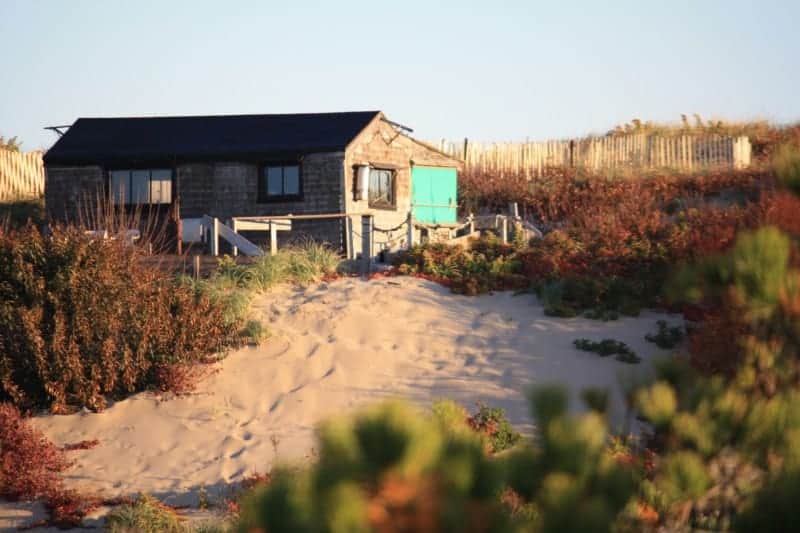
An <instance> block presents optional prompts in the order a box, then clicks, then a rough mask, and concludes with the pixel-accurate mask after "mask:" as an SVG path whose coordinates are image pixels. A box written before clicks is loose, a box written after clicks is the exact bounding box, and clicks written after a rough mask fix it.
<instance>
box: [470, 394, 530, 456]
mask: <svg viewBox="0 0 800 533" xmlns="http://www.w3.org/2000/svg"><path fill="white" fill-rule="evenodd" d="M467 423H468V424H469V426H470V427H471V428H472V429H473V430H475V431H477V432H478V433H480V434H482V435H485V436H486V438H487V439H488V442H489V445H490V451H491V452H492V453H498V452H502V451H504V450H507V449H509V448H511V447H513V446H514V445H515V444H517V443H518V442H519V441H520V439H521V438H522V435H520V433H519V432H518V431H516V430H515V429H514V427H513V426H512V425H511V422H509V420H508V418H506V412H505V410H504V409H501V408H499V407H489V406H488V405H486V404H484V403H482V402H481V403H478V410H477V411H476V412H475V413H473V414H472V416H470V417H469V418H468V419H467Z"/></svg>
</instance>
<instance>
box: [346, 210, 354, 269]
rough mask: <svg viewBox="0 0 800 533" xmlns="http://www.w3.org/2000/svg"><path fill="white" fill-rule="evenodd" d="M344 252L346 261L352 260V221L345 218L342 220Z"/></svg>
mask: <svg viewBox="0 0 800 533" xmlns="http://www.w3.org/2000/svg"><path fill="white" fill-rule="evenodd" d="M344 251H345V256H346V257H347V259H353V258H354V257H355V254H354V253H353V219H352V218H350V217H345V219H344Z"/></svg>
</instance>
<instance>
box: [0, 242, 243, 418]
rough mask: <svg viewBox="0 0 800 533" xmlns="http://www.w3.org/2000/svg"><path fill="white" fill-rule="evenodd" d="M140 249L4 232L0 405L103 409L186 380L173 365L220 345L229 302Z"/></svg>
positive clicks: (0, 268) (197, 359) (204, 354)
mask: <svg viewBox="0 0 800 533" xmlns="http://www.w3.org/2000/svg"><path fill="white" fill-rule="evenodd" d="M140 255H141V252H140V251H139V250H138V249H137V248H135V247H132V246H128V245H126V244H124V243H123V242H121V241H112V240H100V239H90V238H87V237H86V236H85V235H83V234H82V232H80V231H79V230H78V229H76V228H59V227H55V228H52V234H51V235H50V236H44V235H42V234H41V233H40V232H39V231H38V230H37V229H36V228H33V227H28V228H26V229H23V230H19V231H3V230H2V229H0V401H2V400H10V401H12V402H13V403H14V404H16V405H18V406H20V407H22V408H24V409H28V408H50V409H52V410H53V411H54V412H63V411H66V410H69V409H71V408H74V407H81V406H86V407H89V408H92V409H96V410H100V409H102V408H103V407H104V406H105V402H106V397H108V396H117V397H120V396H124V395H127V394H130V393H132V392H136V391H140V390H143V389H148V388H169V387H175V386H178V385H180V386H181V388H185V387H186V386H187V385H189V383H188V382H187V380H186V379H185V378H187V377H189V376H188V374H186V373H184V374H182V375H181V376H177V374H176V372H174V371H173V372H169V371H168V370H174V369H175V368H178V367H180V366H181V365H183V366H186V365H191V364H196V363H199V362H203V361H204V360H205V359H206V358H207V357H209V356H211V355H212V354H214V353H215V352H217V351H218V350H220V349H221V348H223V346H224V344H225V342H226V341H227V340H229V339H230V337H231V333H232V332H231V331H227V330H226V328H225V327H224V325H223V324H224V320H223V308H222V304H221V303H214V302H212V301H210V300H209V299H208V298H207V297H203V296H197V295H195V294H194V293H193V291H192V289H191V288H189V287H186V286H183V285H179V284H177V283H175V282H174V280H173V279H172V277H171V276H170V275H168V274H165V273H162V272H160V271H158V270H155V269H153V268H150V267H147V266H145V265H143V264H142V262H141V261H140ZM176 365H177V366H176ZM165 369H167V370H165ZM168 377H169V378H170V379H167V378H168Z"/></svg>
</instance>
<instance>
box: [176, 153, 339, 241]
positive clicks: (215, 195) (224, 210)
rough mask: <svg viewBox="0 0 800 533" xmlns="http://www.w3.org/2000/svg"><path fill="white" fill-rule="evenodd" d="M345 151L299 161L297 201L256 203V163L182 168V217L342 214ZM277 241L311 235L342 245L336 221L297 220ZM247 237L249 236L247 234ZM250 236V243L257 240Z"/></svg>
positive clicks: (179, 186)
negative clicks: (300, 197)
mask: <svg viewBox="0 0 800 533" xmlns="http://www.w3.org/2000/svg"><path fill="white" fill-rule="evenodd" d="M343 161H344V153H342V152H333V153H325V154H311V155H307V156H305V157H304V158H303V160H302V162H301V163H300V166H301V171H300V172H301V176H302V178H301V179H302V192H303V197H302V200H298V201H287V202H269V203H260V202H259V201H258V179H259V175H260V172H261V168H262V167H261V165H258V164H255V163H227V162H225V163H198V164H189V165H181V166H179V167H178V171H177V190H178V199H179V201H180V212H181V217H182V218H196V217H201V216H203V215H209V216H214V217H217V218H219V219H221V220H223V221H227V220H229V219H231V218H232V217H240V216H268V215H288V214H294V215H301V214H302V215H308V214H334V213H341V212H342V207H343V205H342V204H343V202H342V198H343V197H342V181H343V168H344V167H343ZM292 224H293V229H292V231H291V232H281V233H280V235H279V238H280V239H281V240H285V239H290V240H296V239H299V238H304V237H311V238H313V239H314V240H317V241H322V242H328V243H330V244H331V245H332V246H334V247H336V248H337V249H338V248H340V247H341V246H342V231H343V229H342V221H341V219H327V220H313V221H312V220H296V221H293V223H292ZM248 236H250V235H248ZM258 237H259V236H258V235H254V236H253V238H254V240H262V241H263V236H262V238H261V239H259V238H258Z"/></svg>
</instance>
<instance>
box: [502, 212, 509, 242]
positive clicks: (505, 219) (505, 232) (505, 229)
mask: <svg viewBox="0 0 800 533" xmlns="http://www.w3.org/2000/svg"><path fill="white" fill-rule="evenodd" d="M502 236H503V244H506V243H508V217H503V224H502Z"/></svg>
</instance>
